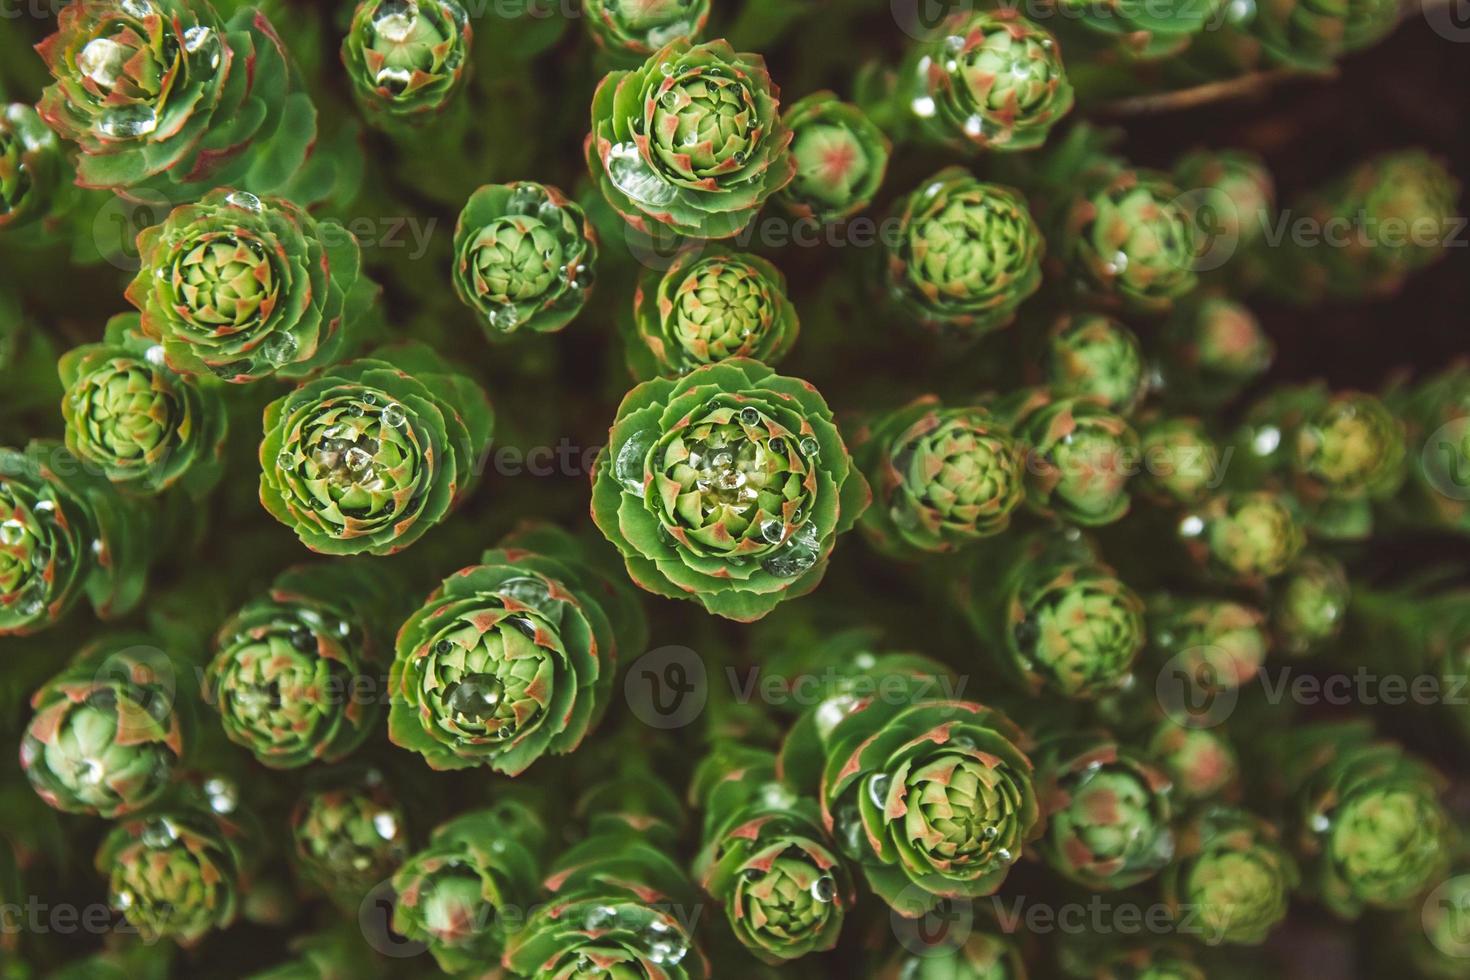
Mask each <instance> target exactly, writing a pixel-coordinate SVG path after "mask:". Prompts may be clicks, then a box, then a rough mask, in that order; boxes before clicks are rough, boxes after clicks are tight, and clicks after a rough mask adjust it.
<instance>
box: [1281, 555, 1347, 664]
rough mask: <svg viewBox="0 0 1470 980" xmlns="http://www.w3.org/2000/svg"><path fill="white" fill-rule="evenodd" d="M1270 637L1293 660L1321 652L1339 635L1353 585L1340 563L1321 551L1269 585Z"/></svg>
mask: <svg viewBox="0 0 1470 980" xmlns="http://www.w3.org/2000/svg"><path fill="white" fill-rule="evenodd" d="M1270 598H1271V605H1270V609H1269V615H1270V625H1271V635H1272V637H1273V639H1274V641H1275V644H1276V646H1277V647H1278V648H1279V649H1281V650H1282V651H1283V652H1284V653H1288V654H1290V655H1292V656H1297V657H1300V656H1307V655H1310V654H1312V653H1314V652H1317V651H1319V650H1321V649H1322V648H1323V647H1324V646H1326V645H1327V644H1329V643H1331V642H1332V641H1333V640H1334V639H1336V638H1337V636H1338V634H1340V633H1341V632H1342V626H1343V622H1344V621H1345V620H1346V618H1347V612H1348V606H1349V604H1350V603H1351V601H1352V585H1351V583H1349V582H1348V576H1347V569H1345V568H1344V567H1343V565H1342V562H1340V561H1338V560H1337V559H1336V558H1334V557H1332V556H1331V555H1329V554H1327V553H1326V552H1322V551H1309V552H1306V553H1304V554H1303V555H1302V556H1301V557H1300V558H1299V559H1297V560H1296V562H1295V563H1293V564H1292V566H1291V568H1289V569H1288V570H1287V572H1286V574H1284V575H1282V576H1281V577H1280V578H1279V579H1277V580H1276V581H1275V582H1273V583H1272V585H1271V595H1270Z"/></svg>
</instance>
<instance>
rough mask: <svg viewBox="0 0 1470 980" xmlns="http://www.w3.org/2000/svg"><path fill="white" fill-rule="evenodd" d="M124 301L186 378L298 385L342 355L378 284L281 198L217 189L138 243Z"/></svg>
mask: <svg viewBox="0 0 1470 980" xmlns="http://www.w3.org/2000/svg"><path fill="white" fill-rule="evenodd" d="M138 254H139V258H140V262H141V267H140V268H139V269H138V272H137V275H136V276H135V277H134V279H133V281H132V282H131V283H130V284H129V285H128V288H127V293H126V295H127V298H128V302H130V303H132V304H133V305H134V306H135V307H137V308H138V310H139V311H141V313H142V329H143V333H144V334H146V335H147V336H148V337H151V338H152V339H154V340H155V341H157V342H159V343H160V344H162V345H163V353H164V357H165V358H166V359H167V361H168V364H169V366H170V367H172V368H173V369H174V370H176V371H179V372H182V373H185V374H213V375H215V376H217V377H219V378H221V379H223V380H225V381H230V382H234V383H237V384H240V383H246V382H250V381H258V380H260V379H261V378H265V377H268V376H274V377H278V378H287V379H291V380H297V379H300V378H304V377H307V376H309V375H311V374H313V373H314V372H317V371H320V370H321V369H322V368H323V367H325V366H326V365H328V364H331V363H333V362H335V361H338V360H340V359H341V358H342V357H343V356H344V355H346V354H348V353H350V348H351V347H352V346H353V345H354V344H355V341H354V340H353V337H354V335H355V334H357V333H358V332H360V328H361V327H362V326H363V325H362V324H361V323H360V322H359V321H360V320H361V319H362V318H363V317H364V316H365V315H367V313H368V307H369V306H370V305H371V301H372V298H373V295H374V294H375V292H376V286H375V285H374V284H373V283H372V280H370V279H368V278H367V277H366V276H363V275H361V258H362V257H361V251H360V249H359V248H358V244H357V240H356V239H355V238H353V236H352V235H351V234H350V233H349V232H348V231H347V230H346V229H345V228H343V227H342V226H341V225H340V224H337V223H336V222H333V221H328V220H324V219H323V220H318V219H316V218H314V217H312V216H311V215H310V214H309V213H307V212H306V211H305V210H304V209H303V208H301V207H300V206H298V205H296V204H294V203H292V202H291V201H288V200H286V199H285V198H271V197H265V198H262V197H257V196H256V195H254V194H251V193H248V192H246V191H238V190H231V189H228V188H220V189H217V190H213V191H210V192H209V193H208V194H206V195H205V196H204V197H203V199H202V200H200V201H199V202H198V203H197V204H185V205H181V206H180V207H176V208H174V209H173V210H172V211H170V212H169V214H168V216H167V217H166V218H165V219H164V220H163V222H162V223H161V224H158V225H153V226H152V227H149V228H145V229H144V230H143V231H142V232H141V233H140V234H139V235H138Z"/></svg>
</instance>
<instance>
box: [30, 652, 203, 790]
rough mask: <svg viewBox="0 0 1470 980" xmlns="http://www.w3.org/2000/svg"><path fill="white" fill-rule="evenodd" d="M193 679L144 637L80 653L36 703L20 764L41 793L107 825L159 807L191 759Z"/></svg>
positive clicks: (187, 669) (40, 693)
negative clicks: (185, 761) (154, 805)
mask: <svg viewBox="0 0 1470 980" xmlns="http://www.w3.org/2000/svg"><path fill="white" fill-rule="evenodd" d="M190 670H191V668H190V667H189V666H188V665H186V664H184V663H182V662H181V661H178V660H176V659H174V658H173V657H172V656H170V655H169V654H168V653H166V652H165V651H164V650H163V649H162V648H161V647H160V646H159V645H158V641H157V640H156V639H154V638H153V637H150V636H147V635H145V634H141V633H114V634H109V635H106V636H104V637H102V638H101V639H98V640H96V641H94V642H92V643H90V644H88V645H87V646H85V647H83V648H82V649H81V650H80V651H79V652H78V653H77V655H76V657H75V658H74V659H73V661H72V663H71V664H70V665H69V666H67V667H66V668H65V669H63V670H62V671H61V672H60V673H59V674H57V675H56V676H55V677H53V678H51V679H50V680H49V681H47V682H46V683H45V684H43V685H42V686H41V688H40V689H39V690H38V691H36V693H35V694H34V695H33V696H32V698H31V708H32V710H33V711H34V712H35V713H34V714H33V715H32V717H31V720H30V723H29V724H28V725H27V726H26V729H25V734H24V735H23V736H22V737H21V746H20V762H21V768H22V769H23V770H25V773H26V776H27V778H29V779H30V782H31V786H32V787H33V788H34V789H35V791H36V794H37V795H38V796H40V797H41V799H43V800H45V801H46V802H47V803H48V804H50V805H51V806H53V807H55V808H56V809H58V810H63V811H65V812H67V813H87V814H93V815H95V816H101V817H106V818H108V819H115V818H118V817H122V816H126V815H127V814H130V813H134V812H136V811H138V810H141V809H143V808H144V807H146V806H148V805H149V804H151V803H153V802H154V801H155V800H157V799H158V798H159V797H160V795H162V793H163V792H164V790H165V789H166V788H167V787H168V785H169V781H170V780H171V779H172V778H173V774H174V772H175V771H176V770H177V769H178V768H179V766H180V765H181V764H182V761H183V759H184V757H185V752H186V751H192V750H193V741H194V738H195V732H196V729H195V728H194V717H193V713H192V710H191V709H192V704H191V703H190V701H191V698H192V696H193V694H192V692H191V691H189V689H188V685H189V683H190V682H191V680H192V677H191V676H190V673H189V672H190Z"/></svg>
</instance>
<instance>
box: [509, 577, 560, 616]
mask: <svg viewBox="0 0 1470 980" xmlns="http://www.w3.org/2000/svg"><path fill="white" fill-rule="evenodd" d="M497 591H498V592H499V593H500V594H501V595H503V596H505V597H507V598H509V599H514V600H515V601H516V602H519V603H520V604H521V605H523V606H529V607H530V608H532V609H534V610H536V611H537V612H539V613H542V614H543V615H548V616H552V617H558V616H560V615H561V600H559V599H553V598H552V597H551V589H550V588H549V587H548V586H547V584H546V583H545V582H544V581H543V580H541V579H539V578H530V577H525V578H513V579H507V580H506V581H504V582H502V583H501V584H500V587H499V589H498V590H497Z"/></svg>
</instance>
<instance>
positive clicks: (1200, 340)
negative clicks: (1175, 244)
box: [1157, 295, 1276, 409]
mask: <svg viewBox="0 0 1470 980" xmlns="http://www.w3.org/2000/svg"><path fill="white" fill-rule="evenodd" d="M1160 333H1161V335H1160V342H1159V344H1158V346H1157V353H1158V355H1159V361H1160V363H1159V368H1160V372H1161V373H1162V375H1163V387H1164V395H1165V397H1166V398H1168V399H1170V400H1171V401H1174V402H1179V403H1182V404H1185V405H1189V406H1192V407H1199V408H1212V409H1213V408H1216V407H1218V406H1219V405H1221V404H1223V403H1224V402H1227V401H1229V400H1230V399H1231V398H1234V397H1235V396H1236V395H1237V394H1239V393H1240V392H1241V391H1242V390H1243V389H1244V388H1245V387H1246V386H1247V385H1249V384H1250V383H1251V382H1253V381H1255V380H1256V379H1257V378H1259V377H1260V376H1261V375H1262V374H1264V373H1265V372H1266V369H1267V368H1269V367H1270V366H1271V361H1272V360H1273V359H1274V358H1275V356H1276V348H1275V345H1274V344H1273V343H1272V342H1271V338H1270V337H1269V336H1267V334H1266V332H1265V330H1263V329H1262V328H1261V323H1260V321H1259V320H1258V319H1257V318H1256V315H1255V314H1254V313H1252V312H1251V310H1250V308H1249V307H1247V306H1245V305H1244V304H1242V303H1239V302H1236V301H1235V300H1233V299H1230V298H1229V297H1226V296H1216V295H1210V296H1205V297H1203V298H1201V299H1199V301H1198V302H1196V301H1193V300H1191V301H1190V302H1187V303H1181V304H1180V305H1179V306H1178V307H1177V308H1176V309H1175V311H1174V315H1173V316H1171V317H1170V318H1169V320H1168V321H1167V322H1166V323H1165V324H1164V327H1163V329H1162V331H1161V332H1160Z"/></svg>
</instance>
